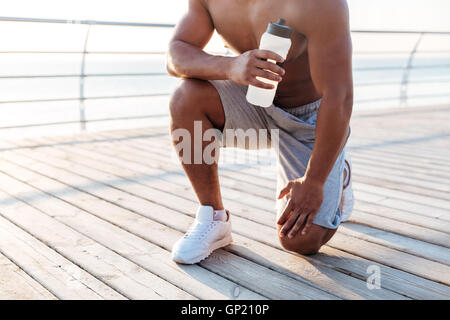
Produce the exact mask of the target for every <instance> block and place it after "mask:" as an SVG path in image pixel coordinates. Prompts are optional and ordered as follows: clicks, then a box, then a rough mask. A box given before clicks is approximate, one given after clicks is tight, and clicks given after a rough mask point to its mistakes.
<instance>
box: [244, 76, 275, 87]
mask: <svg viewBox="0 0 450 320" xmlns="http://www.w3.org/2000/svg"><path fill="white" fill-rule="evenodd" d="M248 83H249V84H251V85H252V86H254V87H258V88H262V89H269V90H270V89H273V88H275V86H274V85H273V84H270V83H265V82H262V81H260V80H258V79H256V78H255V77H254V76H251V77H250V78H249V79H248Z"/></svg>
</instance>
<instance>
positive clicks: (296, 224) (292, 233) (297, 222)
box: [288, 212, 308, 239]
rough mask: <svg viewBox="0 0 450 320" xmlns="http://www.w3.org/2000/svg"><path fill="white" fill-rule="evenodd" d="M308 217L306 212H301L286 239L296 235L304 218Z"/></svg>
mask: <svg viewBox="0 0 450 320" xmlns="http://www.w3.org/2000/svg"><path fill="white" fill-rule="evenodd" d="M307 217H308V212H302V213H301V214H300V215H299V217H298V219H297V221H296V222H295V225H294V226H293V227H292V229H291V231H290V232H289V234H288V237H289V238H290V239H291V238H293V237H295V236H296V235H297V233H298V232H299V230H300V229H301V227H302V226H303V223H304V222H305V220H306V218H307Z"/></svg>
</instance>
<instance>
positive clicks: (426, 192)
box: [352, 171, 450, 201]
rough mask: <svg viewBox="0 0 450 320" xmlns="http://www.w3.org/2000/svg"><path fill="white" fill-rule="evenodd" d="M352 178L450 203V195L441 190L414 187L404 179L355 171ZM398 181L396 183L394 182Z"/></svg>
mask: <svg viewBox="0 0 450 320" xmlns="http://www.w3.org/2000/svg"><path fill="white" fill-rule="evenodd" d="M352 174H353V175H352V178H353V181H357V182H360V183H364V184H368V185H373V186H378V187H384V188H388V189H390V190H399V191H405V192H409V193H410V194H411V195H412V196H413V195H414V194H418V195H423V196H428V197H431V198H436V199H441V200H446V201H450V193H448V192H445V191H440V190H433V189H431V188H426V187H425V186H423V185H421V184H420V183H417V184H416V185H412V184H409V183H406V182H405V181H402V178H401V177H400V178H398V177H397V178H394V179H391V178H390V177H384V176H382V175H380V174H378V173H376V172H372V171H371V172H370V173H369V172H368V171H364V172H361V171H356V172H355V171H353V172H352ZM393 180H396V181H393Z"/></svg>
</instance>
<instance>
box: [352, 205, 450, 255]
mask: <svg viewBox="0 0 450 320" xmlns="http://www.w3.org/2000/svg"><path fill="white" fill-rule="evenodd" d="M348 222H353V223H357V224H359V225H365V226H370V227H372V228H376V229H379V230H384V231H388V232H392V233H396V234H399V235H402V236H405V237H409V238H412V239H417V240H421V241H425V242H428V243H432V244H435V245H438V246H442V247H447V248H449V247H450V244H449V241H448V239H449V237H450V235H449V234H448V233H445V232H440V231H436V230H431V229H428V228H424V227H420V226H416V225H412V224H409V223H405V222H402V221H396V220H393V219H388V218H385V217H382V216H379V215H374V214H370V213H366V212H362V211H359V210H354V212H353V213H352V215H351V217H350V219H349V220H348ZM344 226H347V223H346V224H344Z"/></svg>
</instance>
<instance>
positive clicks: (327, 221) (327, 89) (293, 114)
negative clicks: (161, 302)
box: [167, 0, 353, 264]
mask: <svg viewBox="0 0 450 320" xmlns="http://www.w3.org/2000/svg"><path fill="white" fill-rule="evenodd" d="M279 18H283V19H285V20H286V24H287V25H288V26H289V27H291V28H292V30H293V31H292V35H291V41H292V47H291V49H290V51H289V54H288V56H287V59H286V61H283V59H282V58H281V57H280V56H278V55H277V54H275V53H273V52H271V51H263V50H258V48H259V41H260V38H261V35H262V34H263V33H264V32H265V30H266V28H267V25H268V23H269V22H276V21H277V20H278V19H279ZM214 30H216V31H217V33H218V34H219V35H220V36H221V37H222V38H223V40H224V42H225V44H226V45H227V47H228V48H230V49H232V50H233V51H234V52H235V53H236V54H237V56H215V55H210V54H208V53H206V52H205V51H203V48H204V47H205V45H206V44H207V43H208V41H209V40H210V38H211V36H212V34H213V31H214ZM351 53H352V44H351V38H350V31H349V17H348V7H347V3H346V1H345V0H226V1H224V0H189V9H188V12H187V13H186V14H185V15H184V17H183V18H182V19H181V21H180V22H179V24H178V25H177V28H176V30H175V33H174V36H173V38H172V39H171V41H170V45H169V52H168V59H167V70H168V72H169V73H170V74H171V75H173V76H175V77H179V78H182V79H183V80H182V81H181V84H180V86H179V87H178V88H177V89H176V91H175V92H174V94H173V96H172V99H171V102H170V114H171V131H172V137H173V142H174V144H177V143H178V142H179V140H181V139H179V135H178V134H174V132H176V130H177V129H184V130H187V131H188V132H190V133H192V137H194V121H200V122H201V124H202V126H201V128H202V130H203V132H204V131H205V130H208V129H212V128H216V129H218V130H221V131H222V130H224V129H233V130H234V129H243V131H245V130H248V129H251V128H253V129H256V130H259V129H279V137H278V139H279V140H278V150H276V152H277V154H278V159H277V160H278V185H277V193H278V195H279V196H278V200H277V205H278V212H277V224H278V235H279V239H280V241H281V244H282V246H283V247H284V248H285V249H286V250H289V251H293V252H297V253H299V254H304V255H308V254H314V253H316V252H317V251H318V250H319V249H320V247H321V246H322V245H324V244H325V243H326V242H327V241H328V240H329V239H330V238H331V237H332V236H333V235H334V233H335V232H336V229H337V228H338V226H339V224H340V223H341V222H342V221H344V220H345V219H346V218H347V217H348V215H349V213H350V212H351V209H352V194H351V188H346V185H348V184H349V181H350V165H349V162H348V161H347V160H346V157H345V152H344V146H345V144H346V141H347V138H348V136H349V133H350V129H349V122H350V117H351V113H352V106H353V80H352V66H351V63H352V62H351V61H352V59H351ZM266 59H270V60H275V61H277V62H279V63H278V64H275V63H272V62H269V61H267V60H266ZM268 70H269V71H268ZM256 77H262V78H267V79H271V80H275V81H278V82H279V85H278V89H277V94H276V97H275V101H274V104H273V105H272V106H271V107H269V108H261V107H257V106H254V105H251V104H249V103H248V102H247V101H246V98H245V95H246V90H247V87H248V85H249V84H251V85H253V86H257V87H261V88H266V89H270V88H272V86H271V85H270V84H267V83H264V82H262V81H260V80H258V79H257V78H256ZM241 132H242V130H241ZM221 143H223V144H224V145H225V146H235V144H236V142H235V141H222V142H221ZM208 144H209V142H202V146H203V148H205V147H206V146H207V145H208ZM237 147H246V146H245V145H241V146H239V145H238V146H237ZM192 148H194V143H192ZM191 153H192V155H193V152H191ZM180 156H181V154H180ZM183 159H185V158H183ZM182 165H183V168H184V170H185V172H186V174H187V176H188V178H189V180H190V182H191V184H192V186H193V189H194V191H195V193H196V195H197V197H198V200H199V203H200V206H199V209H198V211H197V215H196V220H195V222H194V223H193V225H192V226H191V228H190V229H189V231H188V232H187V233H186V235H185V236H184V237H183V238H181V239H180V240H179V241H178V242H177V243H176V244H175V245H174V247H173V250H172V256H173V259H174V260H175V261H177V262H180V263H187V264H191V263H197V262H199V261H201V260H202V259H204V258H206V257H207V256H208V255H209V254H210V253H211V252H212V251H213V250H215V249H217V248H220V247H223V246H225V245H228V244H229V243H230V242H231V224H230V220H229V218H230V213H229V212H228V211H227V210H225V208H224V205H223V203H222V198H221V193H220V185H219V177H218V167H217V163H216V162H214V163H212V164H208V163H205V162H203V163H197V164H193V161H192V162H191V161H187V162H186V161H182ZM343 190H344V191H343ZM346 190H347V192H346ZM243 196H245V194H243ZM346 197H347V199H346ZM342 200H344V202H345V201H347V202H348V201H350V203H346V204H345V203H344V207H345V208H343V207H342V202H343V201H342ZM344 209H346V210H344ZM344 211H346V212H344Z"/></svg>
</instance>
